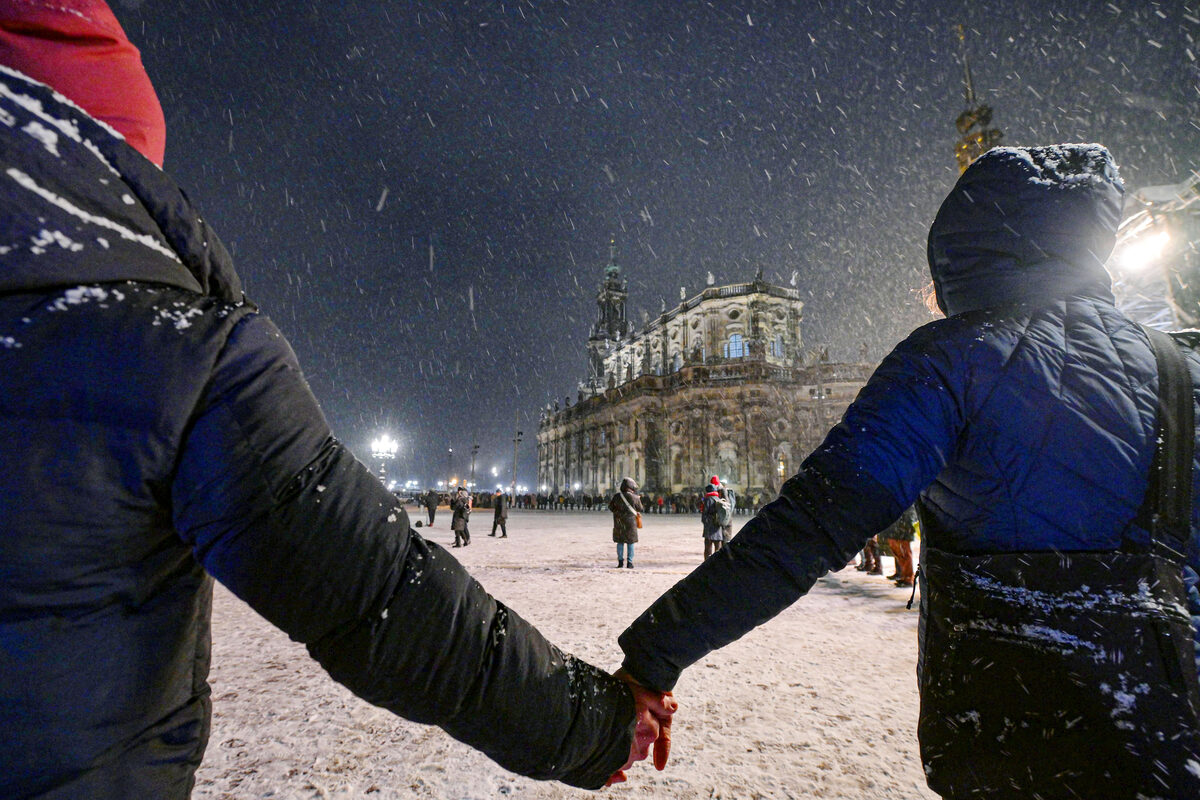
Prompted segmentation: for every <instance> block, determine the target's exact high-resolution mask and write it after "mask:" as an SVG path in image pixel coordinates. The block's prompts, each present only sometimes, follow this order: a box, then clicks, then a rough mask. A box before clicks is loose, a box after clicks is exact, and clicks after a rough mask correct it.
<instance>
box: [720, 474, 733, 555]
mask: <svg viewBox="0 0 1200 800" xmlns="http://www.w3.org/2000/svg"><path fill="white" fill-rule="evenodd" d="M717 496H718V497H719V498H720V499H721V500H724V501H725V507H726V511H727V512H728V513H726V514H724V515H718V519H717V522H721V517H723V518H724V520H725V524H724V525H721V544H722V545H726V544H729V541H730V540H731V539H732V538H733V514H734V509H735V508H737V494H736V493H735V492H734V491H733V489H731V488H730V487H728V486H726V485H725V484H723V483H722V484H721V485H720V486H719V487H717Z"/></svg>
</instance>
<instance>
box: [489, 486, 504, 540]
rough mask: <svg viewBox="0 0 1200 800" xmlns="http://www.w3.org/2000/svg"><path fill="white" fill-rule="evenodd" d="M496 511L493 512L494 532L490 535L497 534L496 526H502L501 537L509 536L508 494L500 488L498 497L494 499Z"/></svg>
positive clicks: (493, 504)
mask: <svg viewBox="0 0 1200 800" xmlns="http://www.w3.org/2000/svg"><path fill="white" fill-rule="evenodd" d="M492 506H493V507H494V509H495V510H494V511H493V513H492V532H491V533H489V534H488V536H495V535H496V526H497V525H499V526H500V538H501V539H507V538H508V527H507V526H508V496H507V495H506V494H504V492H503V491H502V490H500V489H497V490H496V497H495V499H494V500H493V501H492Z"/></svg>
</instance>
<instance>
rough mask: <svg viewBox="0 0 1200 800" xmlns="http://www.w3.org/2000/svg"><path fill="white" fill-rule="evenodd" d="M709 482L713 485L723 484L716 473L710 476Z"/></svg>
mask: <svg viewBox="0 0 1200 800" xmlns="http://www.w3.org/2000/svg"><path fill="white" fill-rule="evenodd" d="M708 482H709V483H711V484H712V485H713V486H720V485H721V479H720V478H718V477H717V476H716V475H713V476H712V477H711V478H709V479H708Z"/></svg>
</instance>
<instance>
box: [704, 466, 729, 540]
mask: <svg viewBox="0 0 1200 800" xmlns="http://www.w3.org/2000/svg"><path fill="white" fill-rule="evenodd" d="M720 488H721V479H720V478H718V477H717V476H716V475H713V476H712V477H711V478H709V480H708V489H707V491H705V493H704V497H703V498H702V499H701V501H700V526H701V531H700V533H701V536H702V537H703V538H704V557H705V558H708V557H709V556H711V555H712V554H713V553H715V552H717V551H718V550H720V549H721V547H722V546H723V545H724V543H725V536H724V532H723V530H722V527H721V525H720V523H719V522H718V521H717V510H718V506H719V504H720V498H721V494H720V491H719V490H720Z"/></svg>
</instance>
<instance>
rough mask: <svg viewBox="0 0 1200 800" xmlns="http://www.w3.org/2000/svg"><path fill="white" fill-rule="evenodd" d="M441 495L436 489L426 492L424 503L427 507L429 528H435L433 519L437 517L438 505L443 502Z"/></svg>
mask: <svg viewBox="0 0 1200 800" xmlns="http://www.w3.org/2000/svg"><path fill="white" fill-rule="evenodd" d="M441 499H442V497H441V495H440V494H439V493H438V492H437V490H435V489H430V490H429V491H427V492H425V496H424V498H423V499H422V502H423V504H424V506H425V513H426V514H428V515H429V522H428V526H429V527H430V528H432V527H433V518H434V516H436V515H437V507H438V503H439V502H441Z"/></svg>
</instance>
